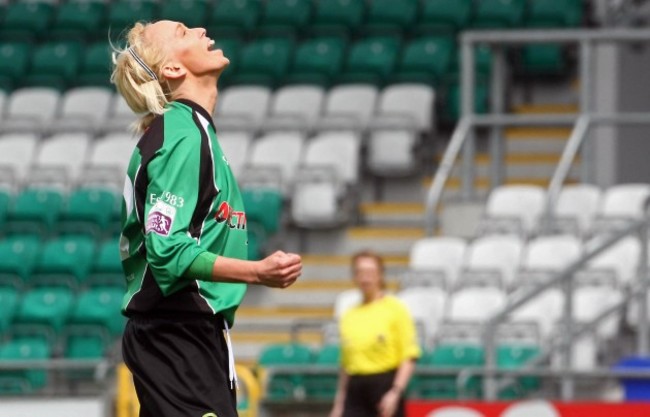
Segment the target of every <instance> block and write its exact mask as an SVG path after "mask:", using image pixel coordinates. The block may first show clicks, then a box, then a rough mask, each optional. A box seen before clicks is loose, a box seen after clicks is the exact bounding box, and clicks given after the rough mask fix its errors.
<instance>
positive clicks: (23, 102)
mask: <svg viewBox="0 0 650 417" xmlns="http://www.w3.org/2000/svg"><path fill="white" fill-rule="evenodd" d="M59 98H60V95H59V92H58V91H57V90H55V89H53V88H45V87H27V88H22V89H20V90H16V91H14V92H13V93H11V95H10V96H9V99H8V102H7V109H6V111H5V114H4V118H3V120H2V123H1V124H0V132H30V133H36V134H41V133H43V132H44V131H46V130H47V128H48V126H49V124H50V123H51V121H52V120H53V119H54V115H55V113H56V111H57V109H58V105H59Z"/></svg>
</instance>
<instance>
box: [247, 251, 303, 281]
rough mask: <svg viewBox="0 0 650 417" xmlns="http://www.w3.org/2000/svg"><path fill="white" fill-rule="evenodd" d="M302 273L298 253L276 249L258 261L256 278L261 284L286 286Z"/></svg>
mask: <svg viewBox="0 0 650 417" xmlns="http://www.w3.org/2000/svg"><path fill="white" fill-rule="evenodd" d="M301 273H302V260H301V259H300V255H297V254H295V253H285V252H282V251H277V252H275V253H273V254H271V255H269V256H267V257H266V258H264V259H262V260H261V261H258V268H257V278H258V282H259V284H261V285H265V286H267V287H273V288H287V287H288V286H290V285H291V284H293V283H294V282H296V280H297V279H298V277H299V276H300V274H301Z"/></svg>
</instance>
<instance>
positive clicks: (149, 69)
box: [127, 46, 158, 81]
mask: <svg viewBox="0 0 650 417" xmlns="http://www.w3.org/2000/svg"><path fill="white" fill-rule="evenodd" d="M127 51H129V53H130V54H131V56H132V57H133V59H135V62H137V63H138V64H140V66H141V67H142V69H143V70H145V71H146V72H147V74H149V76H150V77H151V78H152V79H154V80H155V81H158V77H157V76H156V73H155V72H153V70H152V69H151V68H149V66H148V65H147V64H145V62H144V61H143V60H142V58H140V57H139V56H138V54H136V53H135V50H134V49H133V47H132V46H130V47H129V48H128V49H127Z"/></svg>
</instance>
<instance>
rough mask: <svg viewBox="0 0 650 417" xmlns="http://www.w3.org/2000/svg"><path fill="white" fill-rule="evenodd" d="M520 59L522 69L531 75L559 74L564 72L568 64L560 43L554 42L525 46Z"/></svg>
mask: <svg viewBox="0 0 650 417" xmlns="http://www.w3.org/2000/svg"><path fill="white" fill-rule="evenodd" d="M521 61H522V65H523V68H524V71H525V72H526V73H527V74H533V75H556V76H561V75H564V74H566V71H567V70H568V65H569V63H568V62H567V58H566V57H565V54H564V49H563V48H562V45H558V44H554V43H540V44H535V45H527V46H525V47H524V48H523V50H522V53H521Z"/></svg>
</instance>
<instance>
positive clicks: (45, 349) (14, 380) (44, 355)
mask: <svg viewBox="0 0 650 417" xmlns="http://www.w3.org/2000/svg"><path fill="white" fill-rule="evenodd" d="M50 356H51V351H50V347H49V346H48V344H47V342H46V341H44V340H42V339H39V338H27V337H25V338H16V339H12V340H11V341H9V342H7V343H5V344H3V345H0V361H1V362H5V363H7V362H13V361H25V360H28V361H31V360H36V361H38V360H47V359H49V358H50ZM46 383H47V373H46V371H45V370H41V369H29V370H28V369H26V370H18V371H3V372H2V375H1V376H0V393H2V394H13V395H15V394H26V393H31V392H35V391H38V390H39V389H41V388H43V387H44V386H45V384H46Z"/></svg>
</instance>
